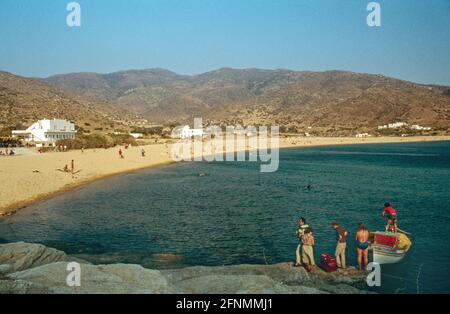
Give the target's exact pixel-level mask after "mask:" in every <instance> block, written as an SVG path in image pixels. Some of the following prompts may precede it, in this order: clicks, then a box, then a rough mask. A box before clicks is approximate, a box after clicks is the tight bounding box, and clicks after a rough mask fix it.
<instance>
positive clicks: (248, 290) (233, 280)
mask: <svg viewBox="0 0 450 314" xmlns="http://www.w3.org/2000/svg"><path fill="white" fill-rule="evenodd" d="M177 286H178V287H180V288H182V289H183V290H185V291H186V292H187V293H193V294H208V293H219V294H220V293H225V294H279V293H283V294H289V293H323V292H322V291H320V290H319V289H315V288H309V287H300V286H287V285H285V284H283V283H281V282H276V281H274V280H273V279H272V278H270V277H268V276H265V275H207V276H201V277H194V278H191V279H186V280H183V281H181V282H179V283H178V284H177Z"/></svg>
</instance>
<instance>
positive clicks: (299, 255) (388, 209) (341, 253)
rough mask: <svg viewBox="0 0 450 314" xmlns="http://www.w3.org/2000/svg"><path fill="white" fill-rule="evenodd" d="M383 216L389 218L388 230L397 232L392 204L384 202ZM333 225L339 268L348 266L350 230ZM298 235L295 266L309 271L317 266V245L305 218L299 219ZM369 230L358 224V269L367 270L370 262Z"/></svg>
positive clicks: (356, 239)
mask: <svg viewBox="0 0 450 314" xmlns="http://www.w3.org/2000/svg"><path fill="white" fill-rule="evenodd" d="M381 216H383V217H386V218H387V223H386V232H397V213H396V210H395V209H394V208H393V207H392V206H391V204H389V203H386V204H384V208H383V211H382V213H381ZM331 227H332V228H333V229H334V230H335V231H336V249H335V254H334V255H335V257H336V264H337V267H338V268H341V269H345V268H346V258H345V251H346V248H347V236H348V232H347V231H346V230H345V229H344V228H343V227H342V226H341V225H340V224H339V223H337V222H335V221H334V222H332V223H331ZM297 237H298V239H299V244H298V245H297V250H296V252H295V256H296V259H295V264H294V266H295V267H299V266H304V267H305V268H306V270H307V271H310V270H311V267H314V266H316V264H315V262H314V250H313V247H314V245H315V241H314V235H313V229H312V228H311V227H310V226H309V225H308V224H307V223H306V219H305V218H303V217H302V218H300V219H299V220H298V229H297ZM369 244H370V243H369V231H368V230H367V228H366V226H365V225H364V224H363V223H359V224H358V229H357V231H356V234H355V246H356V251H357V256H358V257H357V261H358V270H360V271H361V270H362V269H363V268H362V265H364V270H366V271H367V265H368V262H369Z"/></svg>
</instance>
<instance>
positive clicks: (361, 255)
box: [356, 223, 369, 271]
mask: <svg viewBox="0 0 450 314" xmlns="http://www.w3.org/2000/svg"><path fill="white" fill-rule="evenodd" d="M356 251H357V252H358V270H361V263H362V260H363V259H364V270H366V271H367V264H368V263H369V231H368V230H367V229H366V226H364V224H363V223H360V224H359V225H358V231H357V232H356Z"/></svg>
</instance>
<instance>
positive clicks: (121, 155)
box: [119, 148, 124, 159]
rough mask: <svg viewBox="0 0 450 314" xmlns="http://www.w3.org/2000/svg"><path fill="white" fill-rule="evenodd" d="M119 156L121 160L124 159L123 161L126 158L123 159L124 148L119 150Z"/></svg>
mask: <svg viewBox="0 0 450 314" xmlns="http://www.w3.org/2000/svg"><path fill="white" fill-rule="evenodd" d="M119 156H120V158H122V159H123V158H124V157H123V153H122V148H119Z"/></svg>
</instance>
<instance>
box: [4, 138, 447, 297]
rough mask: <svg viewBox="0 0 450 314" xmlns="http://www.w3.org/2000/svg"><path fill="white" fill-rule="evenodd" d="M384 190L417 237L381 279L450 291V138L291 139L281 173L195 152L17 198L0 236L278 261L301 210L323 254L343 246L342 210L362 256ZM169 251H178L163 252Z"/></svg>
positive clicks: (390, 284)
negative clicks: (26, 202) (362, 233)
mask: <svg viewBox="0 0 450 314" xmlns="http://www.w3.org/2000/svg"><path fill="white" fill-rule="evenodd" d="M199 173H206V174H207V175H206V176H199V175H198V174H199ZM308 185H310V186H311V188H310V189H308V188H306V186H308ZM385 202H390V203H391V204H392V205H393V206H394V207H395V208H396V209H397V211H398V217H399V219H398V221H399V227H400V228H402V229H403V230H406V231H408V232H410V233H412V237H411V239H412V241H413V246H412V248H411V250H410V252H409V253H408V255H407V256H406V257H405V258H404V260H403V261H402V262H400V263H398V264H392V265H382V269H381V272H382V282H381V283H382V286H381V287H380V288H378V289H377V291H379V292H391V293H417V292H419V293H427V292H447V293H448V292H450V245H449V243H450V242H449V241H450V142H433V143H409V144H373V145H345V146H333V147H315V148H301V149H284V150H281V152H280V167H279V170H278V171H277V172H275V173H261V172H259V164H258V163H251V162H214V163H206V162H191V163H180V164H175V165H171V166H165V167H161V168H158V169H152V170H144V171H139V172H135V173H129V174H126V175H119V176H116V177H112V178H109V179H106V180H103V181H98V182H94V183H91V184H88V185H86V186H83V187H81V188H78V189H76V190H74V191H71V192H68V193H65V194H63V195H59V196H56V197H53V198H51V199H48V200H46V201H41V202H38V203H36V204H33V205H31V206H28V207H27V208H25V209H22V210H20V211H19V212H18V213H17V214H16V215H14V216H12V217H10V218H7V219H6V220H3V221H1V222H0V238H1V239H3V241H7V242H14V241H26V242H38V243H43V244H45V245H48V246H52V247H55V248H58V249H61V250H64V251H65V252H67V253H69V254H74V255H76V256H79V257H82V258H85V259H87V260H90V261H91V262H95V263H116V262H125V263H139V264H141V265H143V266H144V267H152V268H172V267H184V266H190V265H232V264H242V263H253V264H265V263H269V264H271V263H277V262H286V261H293V260H294V256H295V248H296V245H297V242H298V240H297V238H296V236H295V231H296V221H297V219H298V218H299V217H305V218H306V219H307V223H308V224H309V225H310V226H311V227H312V228H313V229H314V234H315V239H316V246H315V248H314V253H315V257H316V261H318V260H319V256H320V254H321V253H324V252H328V253H334V247H335V232H334V230H333V229H332V228H331V226H330V223H331V222H332V221H338V222H339V223H340V224H341V225H342V226H343V227H344V228H345V229H347V230H348V231H349V236H348V241H347V264H348V265H353V266H354V265H355V264H356V254H355V248H354V233H355V230H356V228H357V224H358V223H359V222H363V223H365V224H366V226H367V227H368V228H369V229H370V230H383V229H384V219H383V218H382V217H381V215H380V213H381V209H382V207H383V204H384V203H385ZM161 253H170V254H174V255H176V256H178V257H179V258H173V255H171V257H172V259H169V260H168V261H166V260H164V259H162V260H161V256H165V255H157V256H158V258H155V255H154V254H161ZM171 261H172V262H171ZM173 261H175V262H173Z"/></svg>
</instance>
